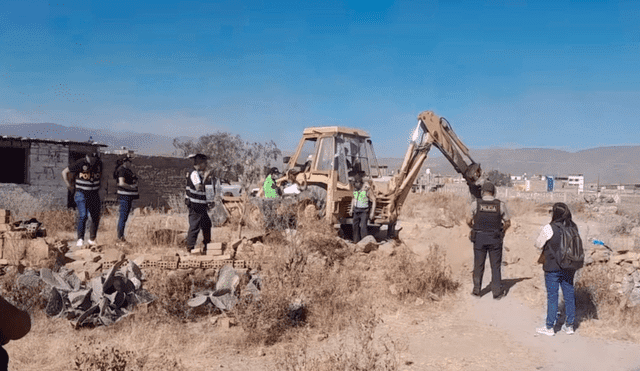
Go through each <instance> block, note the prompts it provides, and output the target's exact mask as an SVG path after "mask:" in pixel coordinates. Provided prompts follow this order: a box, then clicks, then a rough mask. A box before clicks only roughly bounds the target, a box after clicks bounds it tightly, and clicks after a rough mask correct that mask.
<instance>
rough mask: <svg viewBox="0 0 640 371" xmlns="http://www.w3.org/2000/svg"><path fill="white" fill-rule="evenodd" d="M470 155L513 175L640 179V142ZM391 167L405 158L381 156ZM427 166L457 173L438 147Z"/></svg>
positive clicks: (620, 180) (589, 179)
mask: <svg viewBox="0 0 640 371" xmlns="http://www.w3.org/2000/svg"><path fill="white" fill-rule="evenodd" d="M471 157H472V158H473V160H474V161H475V162H478V163H480V164H481V165H482V169H483V170H484V171H490V170H498V171H500V172H502V173H505V174H512V175H523V174H524V173H526V174H527V175H536V174H537V175H554V176H563V175H573V174H582V175H584V177H585V182H597V181H598V177H599V178H600V183H602V184H618V183H622V184H637V183H640V146H613V147H598V148H591V149H585V150H581V151H577V152H567V151H562V150H558V149H547V148H521V149H507V148H491V149H480V150H473V149H472V150H471ZM380 163H384V164H387V165H388V166H389V169H390V170H394V169H397V168H399V167H400V166H401V165H402V159H380ZM424 168H430V169H431V172H433V173H436V174H437V173H440V174H445V175H453V174H455V170H454V169H453V167H452V166H451V164H450V163H449V162H448V161H447V160H446V159H445V158H444V156H442V155H441V154H440V153H439V152H438V150H437V149H432V150H431V153H430V156H429V157H428V158H427V161H426V162H425V165H424Z"/></svg>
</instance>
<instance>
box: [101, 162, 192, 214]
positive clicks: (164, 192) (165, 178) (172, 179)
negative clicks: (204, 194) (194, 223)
mask: <svg viewBox="0 0 640 371" xmlns="http://www.w3.org/2000/svg"><path fill="white" fill-rule="evenodd" d="M120 157H121V156H120V155H113V154H105V155H102V162H103V165H104V177H105V178H104V179H105V181H103V187H106V189H107V196H106V201H112V202H115V201H116V200H117V196H116V190H117V182H116V180H115V179H113V171H114V170H115V166H116V160H117V159H118V158H120ZM192 168H193V163H192V161H191V160H189V159H184V158H175V157H162V156H136V157H134V159H133V162H132V167H131V169H132V170H133V172H134V173H135V174H136V175H137V176H138V182H139V191H140V199H139V200H138V201H136V203H135V205H134V206H135V207H144V206H151V207H163V206H164V207H167V206H170V202H169V200H170V198H171V197H174V198H175V197H177V198H179V199H180V200H181V199H182V197H184V189H185V185H186V175H187V173H188V172H189V171H190V170H191V169H192Z"/></svg>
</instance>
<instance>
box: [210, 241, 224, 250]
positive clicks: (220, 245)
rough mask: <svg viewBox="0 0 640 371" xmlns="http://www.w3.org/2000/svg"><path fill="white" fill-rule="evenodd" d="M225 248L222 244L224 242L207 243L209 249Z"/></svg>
mask: <svg viewBox="0 0 640 371" xmlns="http://www.w3.org/2000/svg"><path fill="white" fill-rule="evenodd" d="M223 248H224V246H223V245H222V242H213V243H210V244H208V245H207V251H209V250H220V251H222V249H223Z"/></svg>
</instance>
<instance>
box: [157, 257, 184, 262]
mask: <svg viewBox="0 0 640 371" xmlns="http://www.w3.org/2000/svg"><path fill="white" fill-rule="evenodd" d="M160 260H161V261H163V262H179V261H180V256H178V255H162V258H161V259H160Z"/></svg>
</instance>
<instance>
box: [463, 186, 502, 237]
mask: <svg viewBox="0 0 640 371" xmlns="http://www.w3.org/2000/svg"><path fill="white" fill-rule="evenodd" d="M471 212H472V215H473V226H472V228H473V232H475V233H476V236H477V237H476V238H480V241H479V242H480V243H481V244H491V243H499V242H501V241H502V237H503V228H504V223H505V222H507V221H508V220H509V214H508V212H507V209H506V206H505V205H504V203H503V202H502V201H500V200H498V199H496V198H494V197H492V196H484V197H482V198H480V199H476V200H475V201H474V202H473V203H472V204H471Z"/></svg>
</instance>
